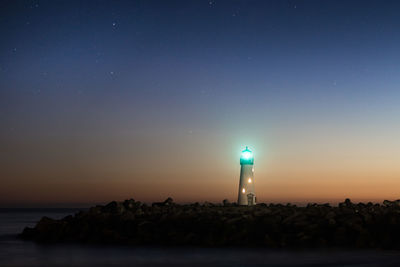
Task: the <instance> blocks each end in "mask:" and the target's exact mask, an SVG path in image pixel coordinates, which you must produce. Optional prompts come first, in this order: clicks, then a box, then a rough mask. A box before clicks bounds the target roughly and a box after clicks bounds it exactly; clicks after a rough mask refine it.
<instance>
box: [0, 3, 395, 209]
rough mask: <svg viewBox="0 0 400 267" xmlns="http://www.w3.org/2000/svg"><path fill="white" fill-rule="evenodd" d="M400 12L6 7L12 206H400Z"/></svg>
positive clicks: (4, 152) (7, 166) (0, 74)
mask: <svg viewBox="0 0 400 267" xmlns="http://www.w3.org/2000/svg"><path fill="white" fill-rule="evenodd" d="M399 14H400V2H399V1H4V0H3V1H1V2H0V36H1V41H0V126H1V132H0V148H1V149H0V162H1V168H0V206H30V205H64V204H65V205H72V204H77V203H101V202H108V201H111V200H123V199H126V198H131V197H132V198H135V199H137V200H141V201H148V202H152V201H160V200H163V199H165V198H166V197H168V196H171V197H173V198H174V199H175V201H177V202H182V203H183V202H189V201H200V202H202V201H214V202H220V201H221V200H222V199H224V198H228V199H229V200H231V201H235V200H236V197H237V190H238V183H239V170H240V165H239V156H240V151H241V150H242V149H244V147H245V146H246V145H248V146H249V147H250V148H251V149H252V150H253V151H254V154H255V186H256V192H257V198H258V201H259V202H271V201H272V202H299V203H307V202H312V201H318V202H333V203H334V202H337V201H338V200H343V199H344V198H345V197H349V198H351V199H352V200H356V201H357V200H359V201H381V200H383V199H398V198H400V15H399Z"/></svg>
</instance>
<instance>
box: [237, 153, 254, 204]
mask: <svg viewBox="0 0 400 267" xmlns="http://www.w3.org/2000/svg"><path fill="white" fill-rule="evenodd" d="M253 164H254V157H253V153H252V152H251V150H250V149H249V148H248V147H247V146H246V149H245V150H243V151H242V155H241V156H240V181H239V196H238V204H239V205H248V206H252V205H255V204H256V193H255V191H254V166H253Z"/></svg>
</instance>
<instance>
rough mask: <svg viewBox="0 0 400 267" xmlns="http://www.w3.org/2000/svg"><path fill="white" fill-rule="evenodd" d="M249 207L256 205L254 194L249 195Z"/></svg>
mask: <svg viewBox="0 0 400 267" xmlns="http://www.w3.org/2000/svg"><path fill="white" fill-rule="evenodd" d="M247 205H249V206H253V205H254V194H248V195H247Z"/></svg>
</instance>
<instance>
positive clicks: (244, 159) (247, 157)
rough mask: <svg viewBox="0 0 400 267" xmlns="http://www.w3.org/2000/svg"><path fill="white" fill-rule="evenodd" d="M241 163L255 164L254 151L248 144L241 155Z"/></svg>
mask: <svg viewBox="0 0 400 267" xmlns="http://www.w3.org/2000/svg"><path fill="white" fill-rule="evenodd" d="M240 164H241V165H253V164H254V157H253V152H252V151H251V150H250V149H249V148H248V147H247V146H246V149H245V150H243V151H242V155H241V156H240Z"/></svg>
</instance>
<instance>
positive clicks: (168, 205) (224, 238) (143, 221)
mask: <svg viewBox="0 0 400 267" xmlns="http://www.w3.org/2000/svg"><path fill="white" fill-rule="evenodd" d="M20 237H21V238H24V239H28V240H34V241H37V242H44V243H51V242H80V243H103V244H129V245H196V246H264V247H271V248H283V247H292V248H295V247H301V248H303V247H357V248H387V249H389V248H390V249H399V248H400V201H399V200H397V201H384V202H383V204H373V203H367V204H363V203H358V204H354V203H352V202H351V201H350V200H349V199H346V200H345V201H344V202H343V203H339V205H338V206H336V207H332V206H330V205H329V204H309V205H307V206H305V207H297V206H295V205H290V204H287V205H281V204H269V205H267V204H258V205H256V206H251V207H247V206H237V205H236V204H231V203H229V202H228V201H227V200H224V201H223V203H222V204H212V203H208V202H206V203H204V204H199V203H194V204H187V205H179V204H176V203H174V202H173V201H172V199H171V198H168V199H167V200H165V201H164V202H160V203H153V204H152V205H146V204H145V203H141V202H139V201H134V200H133V199H130V200H126V201H124V202H115V201H113V202H111V203H109V204H107V205H105V206H96V207H93V208H90V209H89V210H88V211H84V212H79V213H77V214H75V215H73V216H72V215H71V216H67V217H65V218H63V219H61V220H53V219H50V218H47V217H43V218H42V219H41V220H40V221H39V222H38V223H37V225H36V226H35V227H34V228H25V229H24V231H23V233H22V234H21V235H20Z"/></svg>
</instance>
